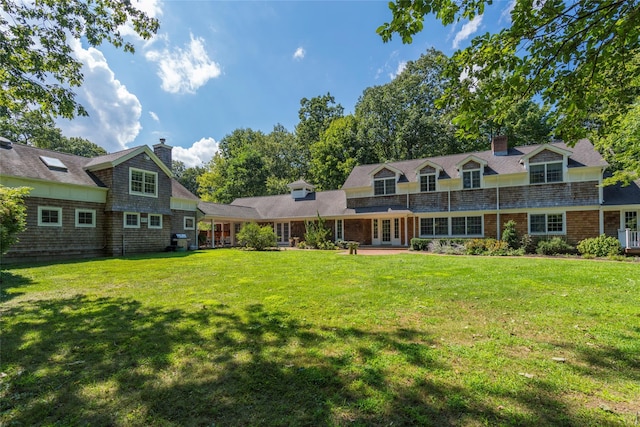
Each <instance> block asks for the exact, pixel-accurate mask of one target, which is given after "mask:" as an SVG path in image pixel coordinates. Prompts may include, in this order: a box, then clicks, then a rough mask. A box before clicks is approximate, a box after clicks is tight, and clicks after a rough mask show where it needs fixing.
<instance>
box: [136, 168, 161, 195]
mask: <svg viewBox="0 0 640 427" xmlns="http://www.w3.org/2000/svg"><path fill="white" fill-rule="evenodd" d="M129 193H130V194H137V195H140V196H150V197H157V196H158V174H157V173H156V172H149V171H143V170H140V169H129Z"/></svg>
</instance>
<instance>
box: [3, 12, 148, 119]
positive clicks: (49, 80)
mask: <svg viewBox="0 0 640 427" xmlns="http://www.w3.org/2000/svg"><path fill="white" fill-rule="evenodd" d="M0 7H1V8H2V9H0V64H2V67H0V115H5V116H6V115H12V114H13V113H14V112H22V111H24V109H25V108H37V109H39V110H41V111H42V112H43V113H44V114H53V115H54V116H62V117H66V118H73V117H74V116H76V115H86V110H85V109H84V108H83V107H82V106H81V105H79V104H78V103H77V101H76V100H75V96H74V93H73V88H74V87H79V86H81V85H82V82H83V76H82V73H81V67H82V64H81V63H80V62H79V61H78V60H77V59H76V58H75V57H74V56H73V49H72V47H71V45H70V43H69V40H70V39H72V38H75V39H78V40H82V41H83V42H85V43H87V44H89V45H90V46H99V45H101V44H102V43H103V42H105V41H106V42H108V43H110V44H112V45H113V46H115V47H118V48H123V49H124V50H125V51H127V52H133V51H134V46H133V44H131V43H129V42H126V41H125V40H124V37H123V35H122V28H123V26H124V25H125V24H128V25H131V26H132V27H133V29H134V31H135V32H136V33H137V34H138V35H140V36H141V37H142V38H144V39H148V38H150V37H151V36H152V35H153V34H155V32H156V31H157V30H158V21H157V20H156V19H154V18H151V17H149V16H148V15H146V14H145V13H144V12H142V11H141V10H139V9H138V8H136V2H131V1H121V0H66V1H54V0H37V1H35V2H30V1H27V2H25V1H18V0H15V1H12V0H2V1H0ZM36 106H37V107H36Z"/></svg>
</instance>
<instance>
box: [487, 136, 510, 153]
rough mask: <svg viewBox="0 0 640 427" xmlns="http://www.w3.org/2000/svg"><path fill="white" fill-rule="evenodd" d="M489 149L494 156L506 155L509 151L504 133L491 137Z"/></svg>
mask: <svg viewBox="0 0 640 427" xmlns="http://www.w3.org/2000/svg"><path fill="white" fill-rule="evenodd" d="M491 151H492V152H493V155H494V156H506V155H507V154H508V153H509V145H508V144H507V136H506V135H498V136H494V137H493V138H491Z"/></svg>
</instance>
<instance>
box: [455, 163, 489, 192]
mask: <svg viewBox="0 0 640 427" xmlns="http://www.w3.org/2000/svg"><path fill="white" fill-rule="evenodd" d="M472 172H478V175H479V177H480V180H479V181H480V184H479V186H478V187H469V188H465V187H464V174H465V173H472ZM460 175H461V177H460V178H461V179H460V181H461V184H462V189H463V190H477V189H479V188H482V185H483V182H482V168H481V167H480V168H475V169H464V170H463V171H462V172H461V173H460ZM471 183H473V180H471Z"/></svg>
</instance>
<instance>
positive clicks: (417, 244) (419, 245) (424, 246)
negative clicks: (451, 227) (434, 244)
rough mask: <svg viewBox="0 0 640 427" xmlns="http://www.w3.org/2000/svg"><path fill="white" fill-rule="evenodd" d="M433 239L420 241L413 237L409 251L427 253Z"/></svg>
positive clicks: (420, 239)
mask: <svg viewBox="0 0 640 427" xmlns="http://www.w3.org/2000/svg"><path fill="white" fill-rule="evenodd" d="M432 240H433V239H422V238H419V237H414V238H413V239H411V249H413V250H414V251H428V250H429V243H431V241H432Z"/></svg>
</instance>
